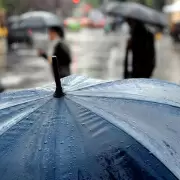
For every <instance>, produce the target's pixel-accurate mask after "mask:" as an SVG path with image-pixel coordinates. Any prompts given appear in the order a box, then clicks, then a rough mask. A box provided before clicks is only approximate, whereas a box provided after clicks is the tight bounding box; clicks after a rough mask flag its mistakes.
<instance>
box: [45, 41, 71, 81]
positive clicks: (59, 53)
mask: <svg viewBox="0 0 180 180" xmlns="http://www.w3.org/2000/svg"><path fill="white" fill-rule="evenodd" d="M53 56H56V57H57V60H58V69H59V74H60V78H63V77H66V76H69V75H70V74H71V73H70V65H71V61H72V60H71V53H70V49H69V47H68V46H67V45H66V44H65V43H64V42H59V43H58V44H57V45H56V46H55V48H54V53H53ZM42 57H44V58H45V59H48V56H47V54H46V53H43V54H42Z"/></svg>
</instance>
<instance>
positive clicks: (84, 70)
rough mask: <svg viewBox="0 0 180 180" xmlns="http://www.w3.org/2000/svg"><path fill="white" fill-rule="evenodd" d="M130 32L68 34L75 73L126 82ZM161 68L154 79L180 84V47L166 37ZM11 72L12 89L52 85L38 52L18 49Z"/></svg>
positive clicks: (159, 54) (9, 59) (7, 80)
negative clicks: (124, 77)
mask: <svg viewBox="0 0 180 180" xmlns="http://www.w3.org/2000/svg"><path fill="white" fill-rule="evenodd" d="M126 39H127V28H126V27H125V26H124V27H123V28H122V29H121V30H120V31H119V32H117V33H112V34H108V35H107V34H105V33H104V32H103V31H102V30H88V29H84V30H82V31H81V32H79V33H75V32H74V33H72V32H71V33H70V32H69V33H67V40H68V43H69V45H70V47H71V49H72V55H73V63H72V72H73V73H76V74H80V75H88V76H90V77H95V78H100V79H122V72H123V59H124V49H125V41H126ZM156 48H157V68H156V70H155V72H154V76H153V78H157V79H163V80H167V81H170V82H175V83H180V46H179V45H173V44H172V42H171V39H170V38H169V37H168V36H167V35H165V36H163V37H162V39H161V40H158V41H157V42H156ZM7 64H8V68H7V71H6V73H5V74H4V75H3V77H2V83H3V84H4V85H5V86H6V87H7V88H8V89H21V88H31V87H36V86H41V85H43V84H46V83H49V82H52V75H51V71H50V67H49V65H48V64H47V62H45V61H44V60H43V59H42V58H39V57H37V53H36V50H35V49H27V48H22V47H21V48H17V49H16V51H15V52H14V53H11V54H8V56H7Z"/></svg>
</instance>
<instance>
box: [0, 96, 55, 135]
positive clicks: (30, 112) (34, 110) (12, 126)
mask: <svg viewBox="0 0 180 180" xmlns="http://www.w3.org/2000/svg"><path fill="white" fill-rule="evenodd" d="M51 99H52V98H51ZM51 99H49V100H47V101H46V102H44V103H43V104H42V105H40V106H39V107H38V108H36V109H35V110H32V111H31V112H29V113H28V114H26V115H25V116H23V118H21V120H19V121H17V122H16V123H13V124H12V125H11V126H10V127H9V128H7V129H6V130H5V131H3V132H1V133H0V136H1V135H2V134H4V133H5V132H7V131H8V130H9V129H10V128H12V127H13V126H14V125H16V124H17V123H19V122H20V121H22V120H23V119H24V118H26V117H27V116H29V115H31V114H32V113H34V112H35V111H37V110H38V109H39V108H41V107H43V106H44V105H45V104H46V103H47V102H49V101H50V100H51ZM17 119H18V118H17Z"/></svg>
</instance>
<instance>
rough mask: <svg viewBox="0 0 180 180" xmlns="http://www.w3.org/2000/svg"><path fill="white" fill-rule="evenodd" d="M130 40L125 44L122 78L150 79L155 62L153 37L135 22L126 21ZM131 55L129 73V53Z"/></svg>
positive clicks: (141, 24)
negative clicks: (130, 69)
mask: <svg viewBox="0 0 180 180" xmlns="http://www.w3.org/2000/svg"><path fill="white" fill-rule="evenodd" d="M127 22H128V24H129V27H130V38H129V39H128V42H127V47H126V56H125V63H124V78H125V79H126V78H150V77H151V76H152V74H153V71H154V68H155V61H156V53H155V44H154V35H153V34H152V33H151V32H150V31H149V30H147V28H146V27H145V25H144V24H143V23H142V22H140V21H137V20H133V19H127ZM130 52H131V53H132V71H131V72H129V70H128V64H129V58H128V56H129V53H130Z"/></svg>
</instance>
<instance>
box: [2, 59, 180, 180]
mask: <svg viewBox="0 0 180 180" xmlns="http://www.w3.org/2000/svg"><path fill="white" fill-rule="evenodd" d="M54 62H55V61H54V60H53V67H55V65H54V64H55V63H54ZM54 76H55V82H56V87H55V86H54V85H51V86H46V87H43V88H37V89H33V90H25V91H17V92H9V93H4V94H2V95H0V177H1V180H14V179H18V180H24V179H28V180H46V179H48V180H51V179H61V180H67V179H72V180H82V179H83V180H100V179H101V180H102V179H103V180H122V179H123V180H137V179H138V180H143V179H144V180H162V179H163V180H177V179H178V178H179V179H180V147H179V141H180V126H179V123H180V87H179V86H177V85H174V84H169V83H166V82H161V81H156V80H143V79H142V80H126V81H115V82H106V81H101V80H94V79H88V78H86V77H79V76H70V77H67V78H64V79H62V80H61V82H60V81H58V71H57V70H56V71H54ZM61 85H62V87H61ZM61 88H62V89H63V92H62V89H61ZM55 89H56V91H55V92H56V93H55V94H54V97H53V96H52V95H53V93H54V90H55Z"/></svg>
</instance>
